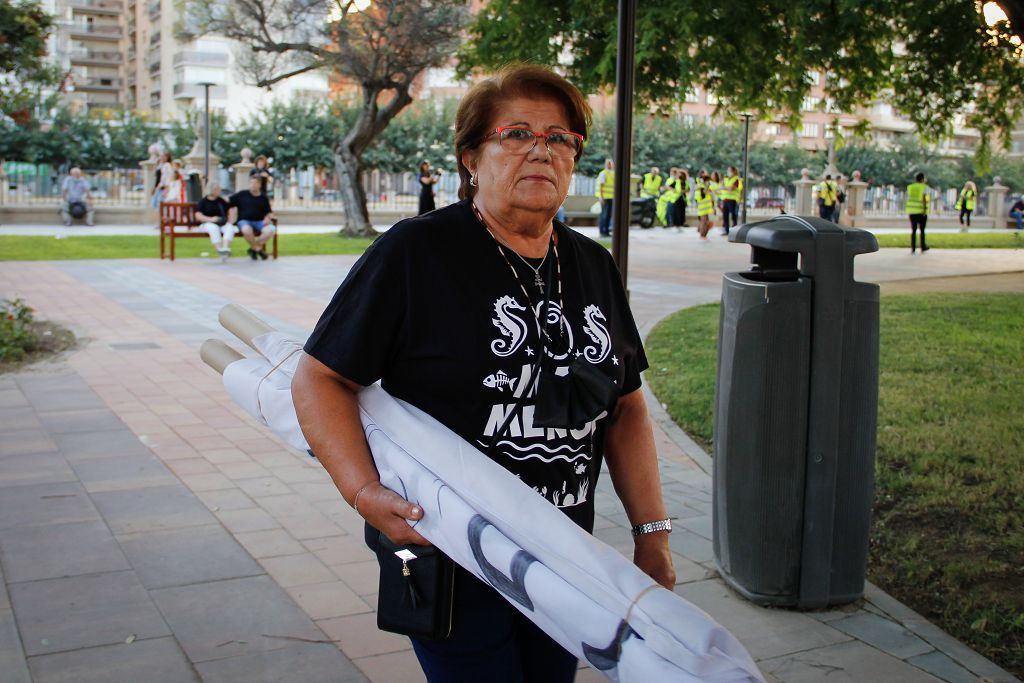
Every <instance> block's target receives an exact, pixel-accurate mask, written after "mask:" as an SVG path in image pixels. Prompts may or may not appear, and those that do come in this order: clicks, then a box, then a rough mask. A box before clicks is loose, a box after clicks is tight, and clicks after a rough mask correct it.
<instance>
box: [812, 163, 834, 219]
mask: <svg viewBox="0 0 1024 683" xmlns="http://www.w3.org/2000/svg"><path fill="white" fill-rule="evenodd" d="M816 189H817V190H818V215H819V216H820V217H822V218H824V219H825V220H827V221H832V220H834V219H833V215H834V214H835V210H836V197H837V196H838V195H839V186H838V185H837V184H836V181H834V180H832V174H831V173H826V174H825V179H824V180H822V181H821V182H820V183H818V187H817V188H816Z"/></svg>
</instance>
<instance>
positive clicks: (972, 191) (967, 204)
mask: <svg viewBox="0 0 1024 683" xmlns="http://www.w3.org/2000/svg"><path fill="white" fill-rule="evenodd" d="M977 199H978V186H977V185H975V184H974V181H973V180H968V181H967V182H966V183H964V189H962V190H960V199H958V200H957V201H956V208H958V209H960V225H964V216H967V225H966V226H964V227H962V228H960V232H967V228H969V227H971V212H972V211H974V202H975V201H977Z"/></svg>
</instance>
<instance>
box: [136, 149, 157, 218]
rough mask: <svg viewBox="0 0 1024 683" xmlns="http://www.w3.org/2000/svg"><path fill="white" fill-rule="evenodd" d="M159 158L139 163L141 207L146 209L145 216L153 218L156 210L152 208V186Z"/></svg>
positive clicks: (154, 181) (154, 182)
mask: <svg viewBox="0 0 1024 683" xmlns="http://www.w3.org/2000/svg"><path fill="white" fill-rule="evenodd" d="M157 163H159V158H156V157H150V158H148V159H146V160H145V161H140V162H139V166H141V167H142V205H143V206H144V207H146V216H148V217H149V218H154V217H155V216H156V209H154V208H153V185H155V184H156V167H157Z"/></svg>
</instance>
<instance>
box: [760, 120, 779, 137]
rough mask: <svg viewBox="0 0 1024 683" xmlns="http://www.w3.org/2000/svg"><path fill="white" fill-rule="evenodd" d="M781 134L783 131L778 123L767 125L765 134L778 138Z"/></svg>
mask: <svg viewBox="0 0 1024 683" xmlns="http://www.w3.org/2000/svg"><path fill="white" fill-rule="evenodd" d="M781 132H782V129H781V128H780V127H779V124H777V123H766V124H765V126H764V134H765V135H768V136H770V137H778V135H779V134H780V133H781Z"/></svg>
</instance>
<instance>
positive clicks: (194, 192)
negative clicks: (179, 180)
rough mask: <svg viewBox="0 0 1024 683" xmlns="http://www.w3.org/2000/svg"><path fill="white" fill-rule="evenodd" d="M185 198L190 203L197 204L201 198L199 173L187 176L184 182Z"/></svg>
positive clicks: (201, 180) (200, 176) (201, 183)
mask: <svg viewBox="0 0 1024 683" xmlns="http://www.w3.org/2000/svg"><path fill="white" fill-rule="evenodd" d="M185 197H186V199H188V201H190V202H198V201H199V200H200V199H202V198H203V177H202V175H200V173H199V171H192V172H191V173H189V174H188V178H187V180H186V182H185Z"/></svg>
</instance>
